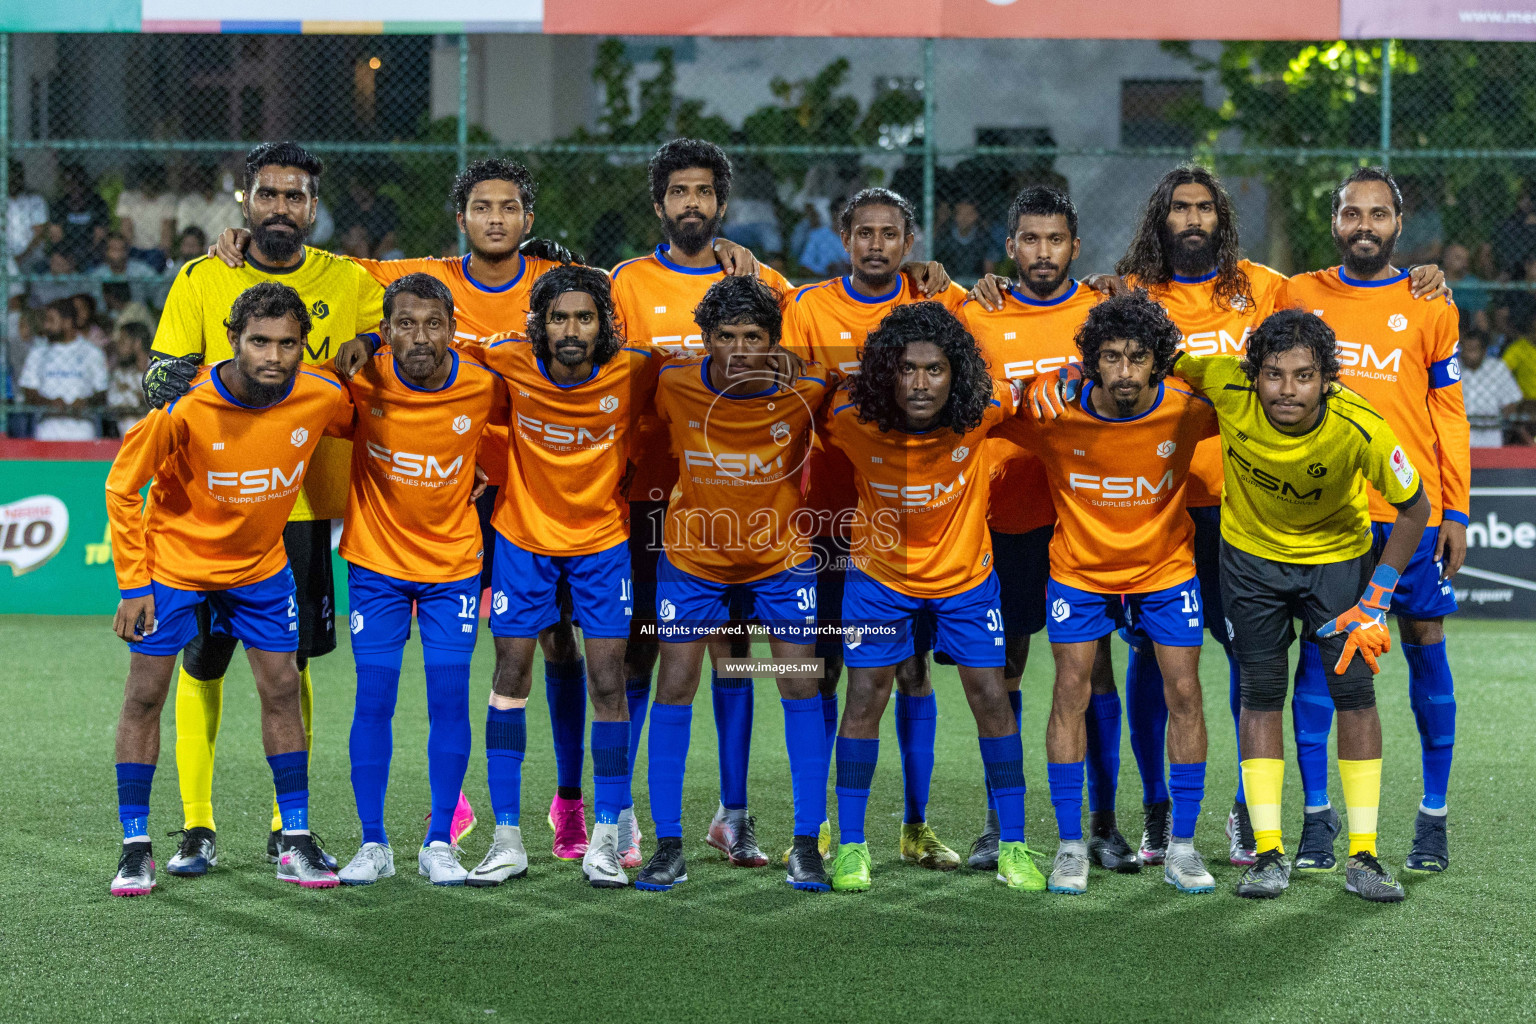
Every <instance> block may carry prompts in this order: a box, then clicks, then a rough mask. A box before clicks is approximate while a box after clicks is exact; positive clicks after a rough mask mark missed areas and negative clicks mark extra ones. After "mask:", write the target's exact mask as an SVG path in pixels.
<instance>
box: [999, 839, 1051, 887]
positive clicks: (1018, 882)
mask: <svg viewBox="0 0 1536 1024" xmlns="http://www.w3.org/2000/svg"><path fill="white" fill-rule="evenodd" d="M1036 852H1037V851H1035V850H1031V849H1030V848H1029V847H1028V846H1027V845H1025V844H1024V843H999V844H998V850H997V880H998V881H999V882H1002V883H1004V884H1006V885H1007V886H1008V888H1010V889H1019V890H1022V891H1024V892H1044V891H1045V889H1046V882H1045V876H1044V875H1042V874H1041V873H1040V869H1039V868H1037V867H1035V860H1034V856H1033V855H1034V854H1035V853H1036Z"/></svg>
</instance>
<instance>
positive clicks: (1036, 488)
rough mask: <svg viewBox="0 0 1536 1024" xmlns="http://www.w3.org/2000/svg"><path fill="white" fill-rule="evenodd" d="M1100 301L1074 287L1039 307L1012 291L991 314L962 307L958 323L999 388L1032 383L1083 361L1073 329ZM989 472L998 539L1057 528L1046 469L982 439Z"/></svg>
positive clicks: (1006, 445) (997, 440) (1024, 453)
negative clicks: (1000, 382)
mask: <svg viewBox="0 0 1536 1024" xmlns="http://www.w3.org/2000/svg"><path fill="white" fill-rule="evenodd" d="M1102 301H1103V296H1102V295H1100V294H1099V293H1098V292H1096V291H1094V290H1093V289H1092V288H1088V287H1086V286H1084V285H1083V284H1082V283H1081V282H1079V281H1073V282H1072V287H1071V289H1070V290H1069V291H1068V292H1067V293H1066V294H1064V295H1062V296H1060V297H1059V298H1055V299H1049V300H1041V299H1037V298H1035V297H1034V296H1032V295H1030V294H1029V293H1028V292H1026V291H1023V290H1022V289H1019V288H1017V287H1015V288H1010V289H1009V290H1008V292H1007V293H1006V294H1004V296H1003V308H1002V309H1000V310H996V311H992V310H987V309H984V308H982V306H981V305H980V304H979V303H976V302H972V301H969V300H967V301H966V303H965V304H964V305H963V306H961V307H960V321H961V322H962V323H964V324H965V329H966V330H968V331H970V332H971V336H972V337H973V338H975V339H976V344H978V345H980V346H981V355H982V358H983V359H985V360H986V361H987V368H988V369H989V370H990V371H991V373H992V376H994V377H996V378H997V379H999V380H1022V381H1025V382H1028V381H1030V380H1033V379H1034V377H1035V375H1037V374H1041V373H1049V372H1052V371H1054V370H1059V369H1061V367H1063V366H1065V365H1067V364H1068V363H1078V362H1081V360H1080V359H1079V357H1078V352H1077V329H1078V328H1079V327H1081V326H1082V325H1083V321H1084V320H1085V319H1087V317H1088V311H1089V310H1091V309H1092V308H1093V307H1094V306H1097V305H1098V304H1099V303H1100V302H1102ZM986 449H987V456H988V458H989V459H990V461H991V466H992V483H991V495H992V496H991V501H990V503H989V505H988V507H987V522H988V525H990V526H991V528H992V529H993V530H995V531H997V532H998V533H1028V532H1029V531H1031V530H1038V529H1040V528H1041V527H1043V526H1050V525H1051V524H1052V523H1054V522H1055V521H1056V509H1055V506H1054V505H1052V504H1051V488H1050V483H1049V482H1048V480H1047V479H1046V474H1045V467H1044V466H1042V465H1041V464H1040V460H1039V459H1037V458H1035V456H1034V455H1033V454H1031V453H1030V451H1029V450H1028V449H1025V448H1021V447H1020V446H1019V445H1018V444H1017V443H1015V442H1014V441H1013V440H1011V439H1010V438H1007V437H1002V436H997V435H994V436H992V437H989V438H987V443H986Z"/></svg>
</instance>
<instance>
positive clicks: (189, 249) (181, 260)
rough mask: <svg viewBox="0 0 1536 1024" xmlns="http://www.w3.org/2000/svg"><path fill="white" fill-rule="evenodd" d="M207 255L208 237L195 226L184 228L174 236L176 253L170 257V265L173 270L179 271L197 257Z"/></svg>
mask: <svg viewBox="0 0 1536 1024" xmlns="http://www.w3.org/2000/svg"><path fill="white" fill-rule="evenodd" d="M206 255H208V235H207V233H206V232H205V231H203V229H202V228H200V227H198V226H197V225H196V224H193V225H190V226H188V227H184V228H182V229H181V233H180V234H178V235H177V236H176V251H175V252H174V253H173V254H172V256H171V263H172V265H173V266H174V267H175V269H177V270H180V269H181V268H182V267H184V266H186V265H187V264H188V263H190V262H191V261H192V260H195V259H197V258H198V257H199V256H206Z"/></svg>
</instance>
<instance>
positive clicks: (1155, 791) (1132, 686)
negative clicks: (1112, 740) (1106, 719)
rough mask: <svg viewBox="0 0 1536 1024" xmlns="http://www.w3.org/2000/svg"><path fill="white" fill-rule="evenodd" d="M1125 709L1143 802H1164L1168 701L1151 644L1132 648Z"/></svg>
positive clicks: (1126, 667) (1127, 675) (1128, 663)
mask: <svg viewBox="0 0 1536 1024" xmlns="http://www.w3.org/2000/svg"><path fill="white" fill-rule="evenodd" d="M1125 707H1126V714H1127V717H1129V718H1130V720H1131V721H1130V726H1131V753H1132V754H1133V755H1134V756H1135V758H1136V770H1137V771H1138V772H1140V773H1141V802H1142V803H1144V804H1155V803H1161V802H1162V801H1164V800H1167V799H1168V785H1167V783H1166V782H1165V781H1164V779H1163V745H1164V743H1165V741H1166V739H1167V735H1168V702H1167V700H1166V699H1165V698H1164V696H1163V670H1162V669H1160V668H1159V667H1158V665H1157V656H1156V655H1155V654H1154V653H1153V651H1152V645H1151V644H1146V645H1144V647H1132V648H1131V649H1130V653H1129V655H1128V656H1127V658H1126V662H1125ZM1090 742H1092V741H1091V739H1090Z"/></svg>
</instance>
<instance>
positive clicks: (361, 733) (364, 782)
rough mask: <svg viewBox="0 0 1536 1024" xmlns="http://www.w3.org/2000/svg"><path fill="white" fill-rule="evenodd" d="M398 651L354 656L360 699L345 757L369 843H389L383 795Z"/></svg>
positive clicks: (391, 740) (390, 744)
mask: <svg viewBox="0 0 1536 1024" xmlns="http://www.w3.org/2000/svg"><path fill="white" fill-rule="evenodd" d="M400 655H401V652H400V651H393V652H385V653H380V654H360V653H356V652H354V655H353V656H354V660H355V661H356V664H357V702H356V705H355V706H354V707H353V710H352V731H351V733H350V734H349V736H348V738H347V756H348V759H349V760H350V761H351V775H352V799H353V800H354V801H356V803H357V818H358V821H359V822H361V823H362V826H363V842H365V843H384V844H386V845H387V844H388V843H389V836H388V834H387V833H386V832H385V830H384V794H385V792H386V791H387V790H388V788H389V761H390V757H391V756H392V754H393V750H394V727H393V721H394V717H395V700H396V697H397V696H398V695H399V692H400Z"/></svg>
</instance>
